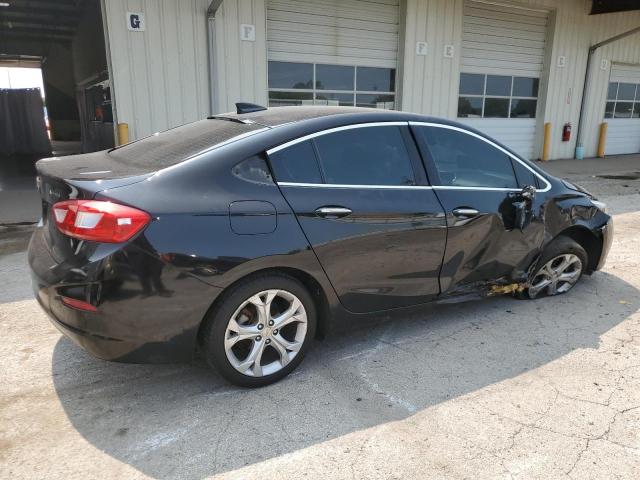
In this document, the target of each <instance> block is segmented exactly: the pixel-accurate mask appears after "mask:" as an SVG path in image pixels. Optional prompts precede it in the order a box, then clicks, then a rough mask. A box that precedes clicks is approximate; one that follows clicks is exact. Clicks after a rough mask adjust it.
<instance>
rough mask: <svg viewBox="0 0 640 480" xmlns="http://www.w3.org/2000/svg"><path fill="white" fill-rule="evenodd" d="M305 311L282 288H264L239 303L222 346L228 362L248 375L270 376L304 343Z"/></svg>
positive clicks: (287, 362)
mask: <svg viewBox="0 0 640 480" xmlns="http://www.w3.org/2000/svg"><path fill="white" fill-rule="evenodd" d="M306 334H307V312H306V310H305V308H304V305H303V304H302V302H301V301H300V299H299V298H298V297H296V296H295V295H294V294H293V293H291V292H288V291H286V290H275V289H273V290H264V291H262V292H259V293H256V294H255V295H252V296H251V297H250V298H248V299H247V300H245V301H244V302H242V304H241V305H240V306H239V307H238V308H237V309H236V311H235V312H234V314H233V315H232V317H231V318H230V319H229V322H228V324H227V328H226V331H225V335H224V349H225V353H226V355H227V359H228V360H229V362H230V363H231V365H232V366H233V367H234V368H235V369H236V370H237V371H238V372H240V373H241V374H243V375H247V376H251V377H263V376H266V375H272V374H274V373H276V372H278V371H279V370H281V369H282V368H284V367H285V366H287V364H289V363H290V362H291V360H293V359H294V357H295V356H296V355H297V354H298V352H299V351H300V349H301V348H302V345H303V344H304V341H305V337H306Z"/></svg>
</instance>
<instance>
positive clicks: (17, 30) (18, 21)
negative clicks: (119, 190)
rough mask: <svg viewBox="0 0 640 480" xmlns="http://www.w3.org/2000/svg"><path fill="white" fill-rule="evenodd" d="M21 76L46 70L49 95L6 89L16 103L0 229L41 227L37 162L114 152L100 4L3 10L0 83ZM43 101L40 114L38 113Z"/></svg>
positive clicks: (1, 170) (6, 126)
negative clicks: (35, 224)
mask: <svg viewBox="0 0 640 480" xmlns="http://www.w3.org/2000/svg"><path fill="white" fill-rule="evenodd" d="M17 69H33V70H38V69H39V70H40V71H41V77H42V86H41V87H40V88H42V87H43V90H44V91H40V92H39V95H35V92H31V93H29V92H27V91H24V92H18V91H17V90H18V89H19V88H20V87H26V88H27V89H34V88H38V87H39V86H38V85H23V84H20V85H18V84H19V83H20V82H17V83H16V82H14V83H13V84H10V85H6V83H7V82H4V83H2V82H0V92H4V94H5V96H6V97H7V98H8V97H9V96H11V98H13V100H12V107H11V109H9V110H7V109H5V110H4V115H3V111H2V109H0V143H2V144H0V225H1V224H7V223H19V222H29V221H36V220H37V218H38V216H39V200H38V195H37V192H36V191H35V179H34V175H35V169H34V164H35V162H36V161H37V160H38V159H40V158H42V157H46V156H51V155H54V156H61V155H69V154H74V153H82V152H92V151H97V150H103V149H106V148H110V147H112V146H113V145H114V136H113V131H114V130H113V115H112V114H111V111H112V109H111V84H110V78H109V73H108V68H107V55H106V48H105V38H104V31H103V21H102V12H101V5H100V0H47V1H31V0H9V1H7V2H1V3H0V70H2V71H0V78H2V74H3V73H5V72H9V73H5V76H7V78H8V77H9V76H11V77H12V78H13V77H15V78H21V76H22V75H21V72H18V70H17ZM26 73H29V72H26ZM27 76H28V75H27ZM23 90H24V88H23ZM18 97H19V98H18ZM0 98H4V97H0ZM38 98H42V105H41V107H37V106H34V105H35V104H34V102H35V103H37V99H38ZM43 125H44V127H43ZM41 127H42V128H44V129H45V130H44V134H45V135H46V138H45V139H44V143H43V137H42V130H41ZM49 140H50V142H49ZM16 204H17V205H19V208H18V209H17V211H16V208H15V205H16ZM11 205H13V208H9V206H11Z"/></svg>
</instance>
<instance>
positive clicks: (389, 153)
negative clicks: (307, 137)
mask: <svg viewBox="0 0 640 480" xmlns="http://www.w3.org/2000/svg"><path fill="white" fill-rule="evenodd" d="M315 141H316V145H317V146H318V151H319V152H320V160H321V162H322V168H323V169H324V173H325V177H326V179H327V183H337V184H343V185H345V184H346V185H414V184H415V180H414V177H413V169H412V167H411V160H410V159H409V154H408V152H407V148H406V147H405V144H404V140H403V139H402V135H401V133H400V129H399V128H398V127H364V128H355V129H352V130H343V131H340V132H335V133H330V134H328V135H321V136H319V137H316V139H315Z"/></svg>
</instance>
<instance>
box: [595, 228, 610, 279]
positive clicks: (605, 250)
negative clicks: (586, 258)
mask: <svg viewBox="0 0 640 480" xmlns="http://www.w3.org/2000/svg"><path fill="white" fill-rule="evenodd" d="M600 234H601V235H602V251H601V252H600V260H598V265H597V266H596V270H600V269H601V268H602V267H604V264H605V262H606V261H607V256H608V255H609V250H611V244H612V242H613V218H609V220H608V221H607V223H605V224H604V225H603V226H602V227H600Z"/></svg>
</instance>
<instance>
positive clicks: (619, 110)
mask: <svg viewBox="0 0 640 480" xmlns="http://www.w3.org/2000/svg"><path fill="white" fill-rule="evenodd" d="M632 109H633V102H617V103H616V111H615V114H614V117H615V118H631V110H632Z"/></svg>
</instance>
